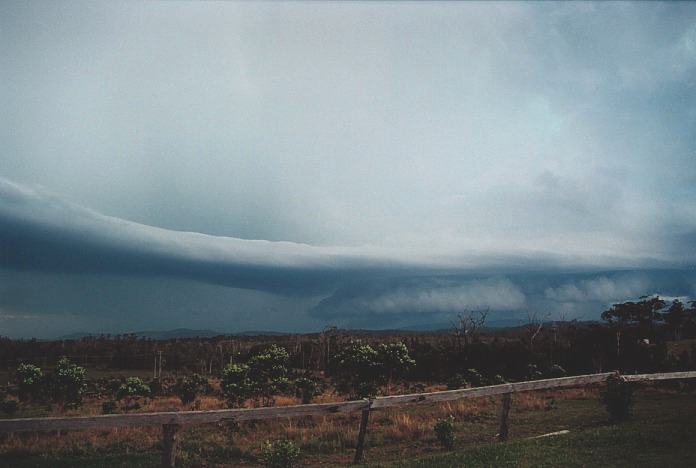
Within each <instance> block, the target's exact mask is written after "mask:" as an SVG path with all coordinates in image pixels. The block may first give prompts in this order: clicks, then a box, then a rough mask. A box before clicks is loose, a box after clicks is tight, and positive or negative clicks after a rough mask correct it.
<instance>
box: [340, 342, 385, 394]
mask: <svg viewBox="0 0 696 468" xmlns="http://www.w3.org/2000/svg"><path fill="white" fill-rule="evenodd" d="M378 358H379V355H378V353H377V351H375V349H374V348H373V347H372V346H370V345H369V344H363V343H362V342H361V341H359V340H355V341H351V342H350V343H349V344H348V345H347V346H346V347H345V348H344V349H343V350H342V351H341V352H340V353H338V354H337V355H336V358H335V359H334V365H335V366H336V376H335V381H336V390H337V391H338V393H340V394H343V395H346V396H347V397H348V399H351V400H355V399H359V398H365V397H370V396H374V395H376V394H377V391H378V390H379V384H380V382H381V381H382V380H383V374H382V368H381V365H380V363H379V360H378Z"/></svg>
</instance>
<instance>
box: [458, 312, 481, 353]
mask: <svg viewBox="0 0 696 468" xmlns="http://www.w3.org/2000/svg"><path fill="white" fill-rule="evenodd" d="M489 311H490V309H480V310H468V309H467V310H465V311H464V312H460V313H458V314H457V320H456V321H455V322H453V323H452V335H453V336H454V338H455V341H456V343H457V352H458V353H460V354H461V353H462V351H464V352H466V351H467V350H468V349H469V345H470V344H471V343H473V342H475V341H476V340H478V336H479V333H480V332H481V329H482V328H483V326H484V325H485V323H486V319H487V318H488V312H489Z"/></svg>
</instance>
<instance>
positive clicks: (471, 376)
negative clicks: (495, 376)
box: [464, 369, 485, 387]
mask: <svg viewBox="0 0 696 468" xmlns="http://www.w3.org/2000/svg"><path fill="white" fill-rule="evenodd" d="M464 378H465V379H466V380H467V381H468V382H469V383H470V384H471V386H472V387H480V386H481V385H484V384H485V379H484V378H483V376H482V375H481V373H480V372H479V371H478V370H477V369H467V370H466V373H465V374H464Z"/></svg>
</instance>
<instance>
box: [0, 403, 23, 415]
mask: <svg viewBox="0 0 696 468" xmlns="http://www.w3.org/2000/svg"><path fill="white" fill-rule="evenodd" d="M0 407H1V408H2V412H3V413H5V414H6V415H8V416H13V415H14V414H15V413H16V412H17V409H18V408H19V404H18V403H17V400H4V401H3V402H1V403H0Z"/></svg>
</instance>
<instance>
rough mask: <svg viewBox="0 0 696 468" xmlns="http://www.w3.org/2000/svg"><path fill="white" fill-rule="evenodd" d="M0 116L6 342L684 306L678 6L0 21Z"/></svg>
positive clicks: (446, 7)
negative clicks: (650, 302) (639, 301)
mask: <svg viewBox="0 0 696 468" xmlns="http://www.w3.org/2000/svg"><path fill="white" fill-rule="evenodd" d="M0 109H2V111H1V112H0V145H1V146H0V335H1V334H9V335H12V336H30V335H39V336H50V335H56V334H61V333H67V332H71V331H78V330H90V331H94V330H96V331H123V330H132V329H167V328H175V327H189V328H216V329H220V330H225V331H226V330H243V329H253V328H264V329H274V330H304V329H316V328H321V327H322V326H324V325H327V324H340V325H344V326H367V325H370V324H376V325H375V326H400V325H408V324H411V323H428V322H437V321H443V320H444V321H446V320H447V317H449V316H451V315H452V314H454V313H456V312H458V311H460V310H463V309H464V308H467V307H490V308H491V309H493V310H494V311H498V312H500V315H501V316H504V315H505V314H508V315H510V316H516V314H517V315H519V314H522V313H525V311H526V310H528V309H532V308H538V309H543V310H544V311H545V312H549V313H560V312H561V311H563V312H565V313H568V314H570V315H572V316H592V317H595V316H597V314H598V313H599V312H601V310H602V308H603V307H605V306H606V305H607V304H609V303H611V301H617V300H623V299H628V298H633V297H635V296H637V295H642V294H648V293H662V294H667V295H672V296H692V295H696V271H695V269H694V265H696V253H695V250H694V248H695V247H696V5H694V4H690V3H635V4H634V3H628V2H619V3H580V2H572V3H570V2H569V3H547V2H538V3H532V2H517V3H502V2H482V3H446V2H433V3H419V2H406V3H388V2H359V3H350V2H340V3H321V2H309V3H301V2H284V3H275V2H264V3H260V2H259V3H256V2H243V3H235V2H217V3H207V2H183V1H178V2H114V1H112V2H108V3H99V2H94V1H90V2H24V1H23V2H12V1H5V2H2V3H0ZM656 269H659V271H655V270H656Z"/></svg>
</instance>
